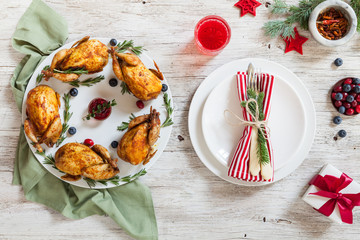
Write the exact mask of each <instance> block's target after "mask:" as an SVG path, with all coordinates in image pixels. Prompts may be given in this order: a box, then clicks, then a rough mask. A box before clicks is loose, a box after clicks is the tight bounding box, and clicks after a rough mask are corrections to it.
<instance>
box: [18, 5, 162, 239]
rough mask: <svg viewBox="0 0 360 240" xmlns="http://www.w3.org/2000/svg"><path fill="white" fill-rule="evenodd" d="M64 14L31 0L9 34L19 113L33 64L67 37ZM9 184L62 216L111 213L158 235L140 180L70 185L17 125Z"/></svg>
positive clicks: (140, 231) (142, 235)
mask: <svg viewBox="0 0 360 240" xmlns="http://www.w3.org/2000/svg"><path fill="white" fill-rule="evenodd" d="M67 35H68V32H67V24H66V21H65V19H64V18H63V17H61V16H60V15H58V14H57V13H56V12H55V11H54V10H52V9H51V8H50V7H48V6H47V5H46V4H45V3H43V2H42V1H41V0H34V1H33V2H32V3H31V5H30V7H29V8H28V9H27V10H26V12H25V13H24V15H23V16H22V17H21V19H20V21H19V23H18V25H17V27H16V31H15V33H14V35H13V38H12V45H13V47H14V48H15V49H16V50H18V51H19V52H21V53H24V54H26V56H25V57H24V59H23V60H22V61H21V62H20V64H19V65H18V66H17V67H16V69H15V72H14V75H13V77H12V78H11V86H12V89H13V93H14V97H15V101H16V104H17V106H18V108H19V110H20V111H21V105H22V102H23V97H24V91H25V89H26V85H27V83H28V81H29V80H30V77H31V75H32V73H33V72H34V70H35V68H36V66H37V65H38V64H39V63H41V61H42V60H44V58H45V57H46V56H47V55H49V54H50V53H51V52H52V51H54V50H55V49H57V48H59V47H60V46H61V45H63V43H64V42H65V40H66V38H67ZM13 184H16V185H22V186H23V189H24V194H25V197H26V199H28V200H30V201H34V202H38V203H42V204H44V205H47V206H49V207H51V208H53V209H55V210H56V211H58V212H60V213H61V214H63V215H64V216H66V217H69V218H72V219H80V218H85V217H87V216H91V215H94V214H98V215H108V216H110V217H111V218H112V219H113V220H114V221H115V222H116V223H117V224H118V225H119V226H120V227H121V228H123V229H124V230H125V231H126V232H127V233H128V234H129V235H131V236H132V237H134V238H136V239H157V238H158V232H157V223H156V218H155V213H154V207H153V202H152V197H151V193H150V190H149V188H148V187H146V186H145V185H144V184H142V183H141V182H139V181H133V182H131V183H128V184H126V185H123V186H119V187H115V188H110V189H102V190H96V189H85V188H80V187H76V186H73V185H70V184H68V183H65V182H63V181H61V180H60V179H58V178H56V177H55V176H53V175H52V174H51V173H49V172H48V171H47V170H46V169H45V168H43V167H42V165H41V164H40V163H39V162H38V161H37V160H36V158H35V157H34V155H33V153H32V152H31V150H30V148H29V146H28V144H27V141H26V138H25V135H24V131H23V129H22V128H21V130H20V136H19V143H18V147H17V152H16V157H15V165H14V178H13Z"/></svg>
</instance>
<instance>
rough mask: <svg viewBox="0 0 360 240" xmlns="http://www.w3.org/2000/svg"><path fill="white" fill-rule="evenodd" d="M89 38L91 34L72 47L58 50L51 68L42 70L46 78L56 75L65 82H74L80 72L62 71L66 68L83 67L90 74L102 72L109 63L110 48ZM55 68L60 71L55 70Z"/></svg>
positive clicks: (76, 68)
mask: <svg viewBox="0 0 360 240" xmlns="http://www.w3.org/2000/svg"><path fill="white" fill-rule="evenodd" d="M89 38H90V37H89V36H87V37H84V38H83V39H81V40H79V41H77V42H76V43H74V44H73V45H72V47H71V48H70V49H63V50H60V51H59V52H57V53H56V54H55V56H54V58H53V60H52V62H51V65H50V68H49V69H48V70H44V71H42V73H43V74H44V77H45V80H48V79H49V78H50V77H54V78H56V79H58V80H61V81H63V82H72V81H75V80H76V79H78V78H79V77H80V74H75V73H62V72H61V71H66V70H78V69H82V70H85V71H87V73H89V74H91V73H97V72H101V71H102V70H103V68H104V67H105V66H106V64H107V63H108V59H109V53H108V48H107V47H106V45H105V44H103V43H102V42H100V41H99V40H96V39H91V40H89ZM54 69H56V70H60V71H56V72H54Z"/></svg>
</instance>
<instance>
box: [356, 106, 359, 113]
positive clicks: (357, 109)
mask: <svg viewBox="0 0 360 240" xmlns="http://www.w3.org/2000/svg"><path fill="white" fill-rule="evenodd" d="M355 111H356V112H357V113H360V105H357V106H356V108H355Z"/></svg>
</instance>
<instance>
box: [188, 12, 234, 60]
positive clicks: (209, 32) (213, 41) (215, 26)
mask: <svg viewBox="0 0 360 240" xmlns="http://www.w3.org/2000/svg"><path fill="white" fill-rule="evenodd" d="M230 37H231V30H230V27H229V25H228V24H227V22H226V21H225V20H224V19H223V18H221V17H219V16H215V15H211V16H207V17H204V18H203V19H201V20H200V21H199V22H198V24H197V25H196V27H195V42H196V44H197V46H198V48H199V50H200V52H202V53H204V54H206V55H216V54H218V53H219V52H220V51H221V50H223V49H224V48H225V46H226V45H227V44H228V43H229V41H230Z"/></svg>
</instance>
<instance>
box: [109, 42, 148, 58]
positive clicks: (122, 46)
mask: <svg viewBox="0 0 360 240" xmlns="http://www.w3.org/2000/svg"><path fill="white" fill-rule="evenodd" d="M144 50H146V49H145V48H144V47H143V46H134V41H133V40H130V41H128V40H124V41H123V42H122V43H118V45H117V49H116V51H117V52H119V53H123V52H125V51H132V52H133V53H134V54H135V55H138V56H139V55H140V54H141V53H142V52H143V51H144Z"/></svg>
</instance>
